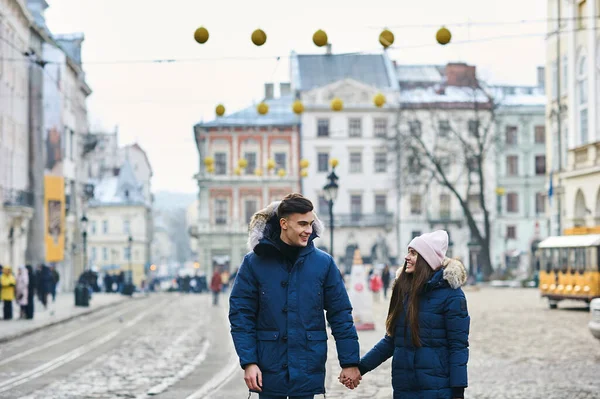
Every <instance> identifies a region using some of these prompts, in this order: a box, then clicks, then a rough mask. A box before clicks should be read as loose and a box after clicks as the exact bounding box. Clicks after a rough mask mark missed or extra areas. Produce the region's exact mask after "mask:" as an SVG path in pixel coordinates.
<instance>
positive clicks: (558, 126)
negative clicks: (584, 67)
mask: <svg viewBox="0 0 600 399" xmlns="http://www.w3.org/2000/svg"><path fill="white" fill-rule="evenodd" d="M556 3H557V7H558V9H557V14H558V15H557V17H558V18H557V21H556V103H557V108H558V109H557V112H556V130H557V131H558V171H559V173H558V178H557V179H558V184H557V185H556V188H557V190H556V191H557V192H556V206H557V208H558V214H557V218H556V224H557V228H558V232H557V233H558V235H559V236H560V235H562V226H561V224H562V223H561V222H562V221H561V213H562V203H561V200H560V197H561V193H560V180H561V179H560V173H561V172H562V133H561V114H560V113H561V98H560V97H561V92H560V83H561V81H560V74H561V64H560V58H561V55H560V24H561V10H560V3H561V2H560V1H557V2H556Z"/></svg>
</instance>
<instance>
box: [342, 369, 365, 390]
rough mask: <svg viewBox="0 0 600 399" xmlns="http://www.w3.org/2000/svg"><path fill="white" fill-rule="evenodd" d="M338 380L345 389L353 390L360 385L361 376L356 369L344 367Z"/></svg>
mask: <svg viewBox="0 0 600 399" xmlns="http://www.w3.org/2000/svg"><path fill="white" fill-rule="evenodd" d="M338 380H339V381H340V382H341V383H342V384H344V385H345V386H346V387H347V388H349V389H354V388H356V387H357V386H358V385H359V384H360V380H362V376H361V375H360V371H358V367H346V368H344V369H342V372H341V373H340V376H339V377H338Z"/></svg>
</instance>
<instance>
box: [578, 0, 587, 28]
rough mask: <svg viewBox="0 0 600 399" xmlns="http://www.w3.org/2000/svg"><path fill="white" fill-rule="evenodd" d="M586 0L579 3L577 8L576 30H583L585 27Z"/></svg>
mask: <svg viewBox="0 0 600 399" xmlns="http://www.w3.org/2000/svg"><path fill="white" fill-rule="evenodd" d="M586 6H587V4H586V0H582V1H579V5H578V6H577V28H578V29H585V28H586V27H587V21H586V16H585V8H586Z"/></svg>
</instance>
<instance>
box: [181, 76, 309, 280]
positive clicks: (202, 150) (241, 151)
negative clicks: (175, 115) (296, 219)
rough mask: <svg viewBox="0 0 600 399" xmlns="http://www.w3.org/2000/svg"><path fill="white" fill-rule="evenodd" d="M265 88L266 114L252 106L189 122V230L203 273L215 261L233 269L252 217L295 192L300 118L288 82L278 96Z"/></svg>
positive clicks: (241, 253)
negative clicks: (194, 210) (193, 189)
mask: <svg viewBox="0 0 600 399" xmlns="http://www.w3.org/2000/svg"><path fill="white" fill-rule="evenodd" d="M265 86H266V89H265V90H266V92H265V99H264V101H265V102H266V104H268V106H269V111H268V113H267V114H265V115H260V114H259V113H258V112H257V108H256V107H255V106H251V107H248V108H246V109H244V110H241V111H239V112H236V113H233V114H231V115H227V116H223V117H219V118H217V119H216V120H214V121H210V122H205V123H204V122H201V123H198V124H196V125H195V126H194V135H195V140H196V145H197V148H198V153H199V167H200V168H199V173H198V174H197V175H196V180H197V182H198V202H197V204H198V219H197V223H196V225H192V226H190V231H189V233H190V235H191V236H192V237H193V238H195V239H196V240H197V253H198V258H197V260H198V262H199V263H200V269H201V270H203V271H204V272H206V273H209V272H210V271H211V270H212V268H213V267H214V266H216V265H220V266H224V267H226V268H230V269H231V270H232V271H233V269H235V268H237V267H238V266H239V265H240V264H241V261H242V259H243V256H244V255H245V254H246V253H247V252H248V247H247V244H246V243H247V240H248V222H249V221H250V218H251V217H252V215H253V214H254V213H255V212H256V211H258V210H260V209H262V208H264V207H266V206H267V205H268V204H269V203H270V202H272V201H275V200H280V199H281V198H283V197H284V196H285V195H287V194H289V193H291V192H298V191H300V151H299V150H300V137H299V118H298V117H297V116H296V115H295V114H294V113H293V112H292V100H293V99H292V96H291V95H290V93H289V84H286V83H282V84H281V88H282V90H281V91H282V95H281V96H280V97H278V98H274V95H273V94H274V90H273V89H274V87H273V84H266V85H265ZM241 160H243V161H241ZM240 161H241V162H240ZM244 165H245V166H244Z"/></svg>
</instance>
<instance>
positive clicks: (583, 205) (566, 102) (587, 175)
mask: <svg viewBox="0 0 600 399" xmlns="http://www.w3.org/2000/svg"><path fill="white" fill-rule="evenodd" d="M599 12H600V4H599V2H598V1H597V0H578V1H565V0H549V1H548V13H549V17H550V19H549V22H548V36H547V40H546V44H547V51H546V57H547V59H546V67H547V73H546V87H547V100H548V101H547V107H546V117H547V119H546V132H547V140H546V143H547V145H546V152H547V160H548V166H549V168H548V173H549V180H550V181H551V184H550V186H549V188H548V189H549V190H548V199H549V207H548V211H549V216H550V217H551V221H552V222H551V233H552V235H562V234H590V233H600V183H599V182H600V119H599V118H600V34H599V32H598V18H596V16H597V15H598V13H599ZM559 104H560V105H559Z"/></svg>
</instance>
